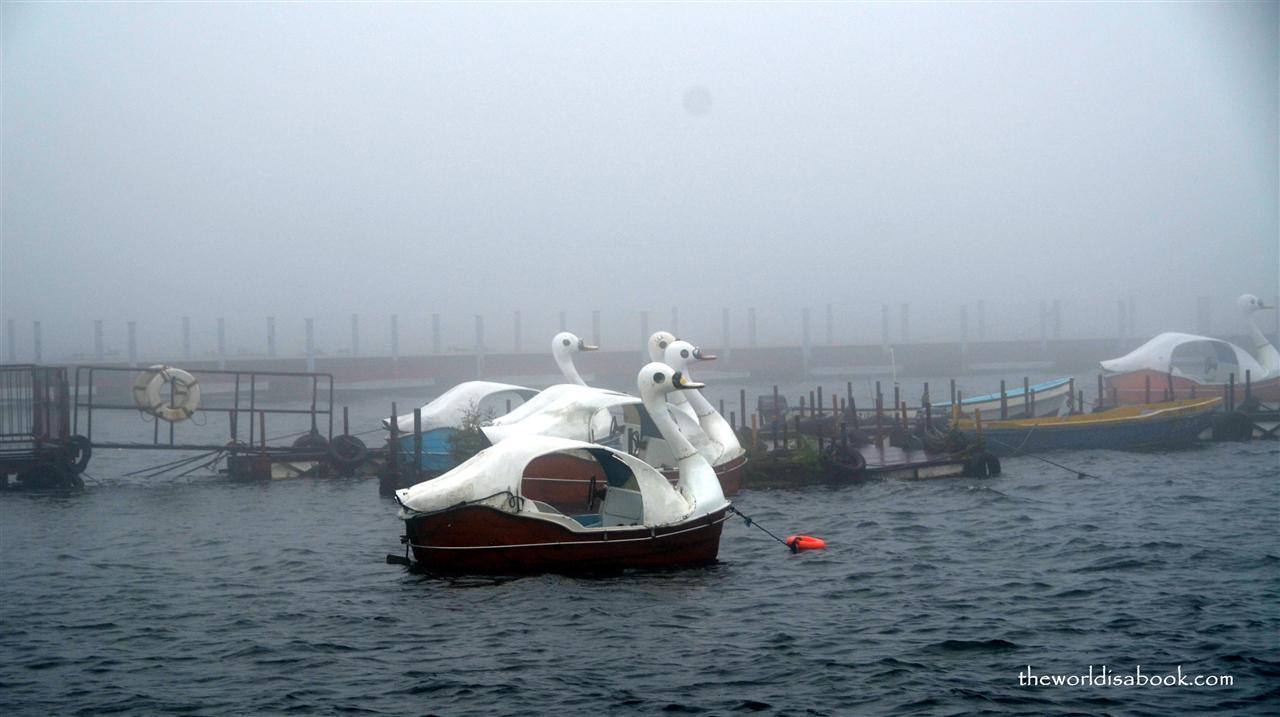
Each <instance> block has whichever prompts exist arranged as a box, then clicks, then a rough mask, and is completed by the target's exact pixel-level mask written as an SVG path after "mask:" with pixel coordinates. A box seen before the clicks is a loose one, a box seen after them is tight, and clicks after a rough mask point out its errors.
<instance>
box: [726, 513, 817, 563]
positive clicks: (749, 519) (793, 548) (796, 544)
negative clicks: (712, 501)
mask: <svg viewBox="0 0 1280 717" xmlns="http://www.w3.org/2000/svg"><path fill="white" fill-rule="evenodd" d="M729 512H730V513H733V514H734V515H737V516H739V517H741V518H742V519H743V520H744V521H746V523H747V526H748V527H750V526H753V525H754V526H755V527H757V528H759V529H761V530H763V531H764V532H765V534H766V535H768V536H769V537H770V538H773V539H774V540H776V541H778V542H779V543H782V544H783V545H785V546H787V549H789V550H790V551H791V552H793V553H798V552H800V548H799V541H793V542H790V543H788V542H787V541H785V540H783V539H782V538H779V537H778V536H776V535H774V534H773V533H772V532H770V531H769V529H768V528H766V527H764V526H763V525H760V524H759V523H757V522H756V521H755V519H754V518H752V517H751V516H749V515H747V514H746V513H743V512H742V511H740V510H738V509H737V508H735V507H733V505H732V504H730V505H729Z"/></svg>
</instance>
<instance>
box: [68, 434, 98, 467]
mask: <svg viewBox="0 0 1280 717" xmlns="http://www.w3.org/2000/svg"><path fill="white" fill-rule="evenodd" d="M92 457H93V444H92V443H90V442H89V439H88V438H85V437H84V436H80V435H75V436H72V437H71V438H70V440H68V441H67V464H68V465H69V466H70V467H71V471H72V472H73V473H77V474H78V473H83V472H84V469H85V468H88V467H89V459H90V458H92Z"/></svg>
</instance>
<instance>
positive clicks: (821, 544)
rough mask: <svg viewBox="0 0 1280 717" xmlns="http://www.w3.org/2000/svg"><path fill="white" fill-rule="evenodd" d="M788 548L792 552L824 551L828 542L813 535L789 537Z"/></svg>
mask: <svg viewBox="0 0 1280 717" xmlns="http://www.w3.org/2000/svg"><path fill="white" fill-rule="evenodd" d="M787 546H788V547H790V548H791V549H792V550H822V549H824V548H826V547H827V541H825V540H823V539H822V538H815V537H813V536H812V535H788V536H787Z"/></svg>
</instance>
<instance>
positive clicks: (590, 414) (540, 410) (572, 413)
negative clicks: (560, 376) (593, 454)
mask: <svg viewBox="0 0 1280 717" xmlns="http://www.w3.org/2000/svg"><path fill="white" fill-rule="evenodd" d="M638 403H640V399H639V398H636V397H635V396H628V395H627V394H625V393H619V392H618V391H609V390H606V389H603V388H592V387H590V386H577V385H573V384H567V383H564V384H557V385H555V386H551V387H549V388H547V389H546V390H545V391H543V392H542V393H539V394H538V395H537V396H534V397H533V398H532V399H530V400H529V401H527V402H526V403H524V404H523V405H521V406H519V407H518V408H516V409H515V410H513V411H511V413H508V414H507V415H505V416H501V417H499V418H497V419H495V420H494V421H493V422H492V423H491V424H490V425H488V426H484V427H482V428H481V429H480V430H481V431H483V432H484V434H485V436H486V437H487V438H488V439H489V441H490V442H491V443H495V444H496V443H498V442H500V441H503V440H506V439H508V438H511V437H513V436H531V435H542V436H557V437H559V438H569V439H573V440H577V441H598V440H604V439H605V438H607V437H608V436H609V434H610V433H611V431H610V428H611V425H612V420H611V417H610V413H609V409H611V408H615V407H619V408H620V407H622V406H628V405H633V404H638Z"/></svg>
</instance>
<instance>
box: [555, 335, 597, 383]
mask: <svg viewBox="0 0 1280 717" xmlns="http://www.w3.org/2000/svg"><path fill="white" fill-rule="evenodd" d="M599 348H600V347H599V346H592V345H591V344H588V343H587V342H586V341H583V340H582V339H580V338H578V337H577V336H576V335H574V334H571V333H569V332H568V331H561V332H560V333H558V334H556V335H555V336H553V337H552V338H551V355H552V356H554V357H555V359H556V365H557V366H559V367H560V373H562V374H564V377H565V380H567V381H568V382H569V383H576V384H578V385H579V386H585V385H587V382H586V381H583V380H582V376H581V375H579V374H578V369H577V367H575V366H574V365H573V355H574V354H576V353H579V352H581V351H595V350H597V349H599Z"/></svg>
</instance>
